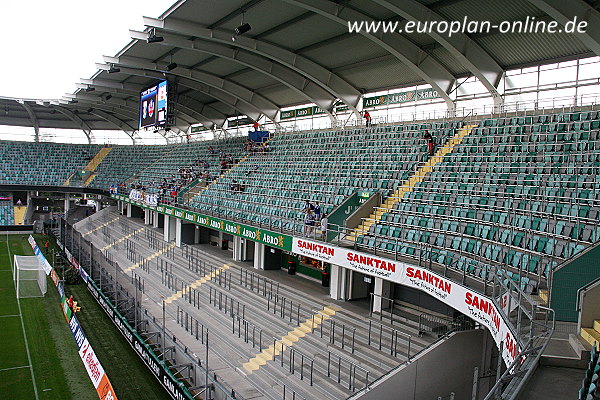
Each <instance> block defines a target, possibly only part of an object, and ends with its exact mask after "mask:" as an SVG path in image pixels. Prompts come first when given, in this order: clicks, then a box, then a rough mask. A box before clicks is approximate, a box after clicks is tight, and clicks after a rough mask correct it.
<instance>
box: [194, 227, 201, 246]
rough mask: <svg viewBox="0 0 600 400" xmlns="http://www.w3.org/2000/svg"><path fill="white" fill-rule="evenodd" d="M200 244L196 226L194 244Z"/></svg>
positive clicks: (198, 231)
mask: <svg viewBox="0 0 600 400" xmlns="http://www.w3.org/2000/svg"><path fill="white" fill-rule="evenodd" d="M197 243H200V227H199V226H198V225H196V229H195V230H194V244H197Z"/></svg>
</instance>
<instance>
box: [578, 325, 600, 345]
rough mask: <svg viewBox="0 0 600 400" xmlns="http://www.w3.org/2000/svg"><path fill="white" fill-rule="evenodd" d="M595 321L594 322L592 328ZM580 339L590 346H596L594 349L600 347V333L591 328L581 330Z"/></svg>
mask: <svg viewBox="0 0 600 400" xmlns="http://www.w3.org/2000/svg"><path fill="white" fill-rule="evenodd" d="M596 322H597V321H594V326H595V325H596ZM581 337H582V338H583V339H584V340H585V341H586V342H588V343H589V344H590V345H592V346H593V345H594V344H595V345H596V348H598V346H599V345H600V332H598V331H597V330H595V329H593V328H581Z"/></svg>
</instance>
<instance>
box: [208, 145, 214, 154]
mask: <svg viewBox="0 0 600 400" xmlns="http://www.w3.org/2000/svg"><path fill="white" fill-rule="evenodd" d="M208 152H209V153H210V154H215V149H213V147H212V146H208Z"/></svg>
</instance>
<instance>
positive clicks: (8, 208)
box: [0, 200, 15, 225]
mask: <svg viewBox="0 0 600 400" xmlns="http://www.w3.org/2000/svg"><path fill="white" fill-rule="evenodd" d="M14 224H15V209H14V206H13V203H12V200H0V225H14Z"/></svg>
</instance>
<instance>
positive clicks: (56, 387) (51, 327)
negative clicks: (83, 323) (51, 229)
mask: <svg viewBox="0 0 600 400" xmlns="http://www.w3.org/2000/svg"><path fill="white" fill-rule="evenodd" d="M7 239H8V242H7ZM36 239H37V240H38V242H39V241H40V238H36ZM7 245H8V247H9V249H10V252H9V251H7ZM15 254H17V255H33V251H32V250H31V247H30V246H29V243H28V242H27V236H25V235H8V237H7V236H4V237H2V240H0V301H1V302H2V306H1V307H0V315H14V314H18V313H19V309H18V306H17V301H16V296H15V290H14V286H13V285H14V284H13V280H12V273H11V259H10V257H12V256H13V255H15ZM20 303H21V311H22V313H23V316H22V317H23V323H24V326H25V332H26V335H27V343H28V346H29V352H30V355H31V364H32V366H33V372H34V376H35V381H36V384H37V392H38V398H39V399H48V400H49V399H78V400H79V399H82V400H88V399H89V400H92V399H97V398H98V395H97V394H96V390H95V389H94V386H93V385H92V382H91V381H90V379H89V377H88V376H87V373H86V371H85V368H84V366H83V363H82V362H81V359H80V358H79V354H78V353H77V347H76V346H75V342H74V340H73V335H72V334H71V331H70V329H69V326H68V325H67V323H66V321H65V318H64V316H63V314H62V311H61V309H60V299H59V297H58V292H57V291H56V289H55V287H54V285H53V283H52V281H51V280H48V293H47V294H46V296H45V297H44V298H29V299H21V302H20ZM0 319H1V321H0V326H2V329H0V343H2V347H1V348H0V370H3V369H4V371H0V393H2V397H4V396H6V397H4V398H10V399H15V400H20V399H24V400H25V399H27V400H30V399H35V392H34V388H33V382H32V378H31V371H30V369H29V368H18V369H6V368H14V367H17V366H26V365H28V364H29V360H28V358H27V352H26V348H25V339H24V337H23V331H22V327H21V318H19V317H0Z"/></svg>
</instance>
